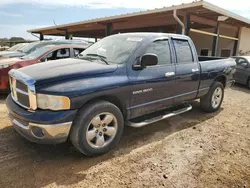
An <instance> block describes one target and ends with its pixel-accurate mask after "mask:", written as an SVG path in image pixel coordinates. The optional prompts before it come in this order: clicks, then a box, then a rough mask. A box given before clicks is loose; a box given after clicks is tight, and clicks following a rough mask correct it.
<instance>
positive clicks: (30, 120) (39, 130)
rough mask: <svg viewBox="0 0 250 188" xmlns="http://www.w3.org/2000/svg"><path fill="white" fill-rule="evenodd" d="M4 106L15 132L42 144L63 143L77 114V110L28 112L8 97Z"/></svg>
mask: <svg viewBox="0 0 250 188" xmlns="http://www.w3.org/2000/svg"><path fill="white" fill-rule="evenodd" d="M6 106H7V108H8V110H9V117H10V120H11V122H12V123H13V127H14V128H15V129H16V131H17V132H18V133H19V134H20V135H22V136H23V137H25V138H26V139H28V140H30V141H31V142H35V143H43V144H56V143H62V142H65V141H66V140H67V138H68V135H69V132H70V129H71V126H72V122H73V119H74V117H75V115H76V113H77V110H65V111H49V110H36V111H35V112H29V111H27V110H26V109H23V108H21V107H20V106H19V105H17V104H16V103H15V102H14V101H13V100H12V98H11V96H10V95H9V96H8V97H7V100H6Z"/></svg>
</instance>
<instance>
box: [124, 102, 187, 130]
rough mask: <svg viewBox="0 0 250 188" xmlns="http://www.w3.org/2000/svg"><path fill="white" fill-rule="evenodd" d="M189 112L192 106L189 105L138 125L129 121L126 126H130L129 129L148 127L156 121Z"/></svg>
mask: <svg viewBox="0 0 250 188" xmlns="http://www.w3.org/2000/svg"><path fill="white" fill-rule="evenodd" d="M190 110H192V106H191V105H190V104H186V107H184V108H181V109H178V110H175V111H173V112H170V113H167V114H164V115H161V116H157V117H154V118H152V119H146V120H144V121H142V122H138V123H135V122H132V121H129V122H127V125H128V126H130V127H135V128H139V127H143V126H146V125H149V124H151V123H155V122H157V121H161V120H163V119H167V118H170V117H172V116H176V115H179V114H182V113H184V112H188V111H190Z"/></svg>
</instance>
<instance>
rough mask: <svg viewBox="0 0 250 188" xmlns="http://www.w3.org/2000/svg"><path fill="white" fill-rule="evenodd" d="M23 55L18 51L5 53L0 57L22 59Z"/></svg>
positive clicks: (0, 54)
mask: <svg viewBox="0 0 250 188" xmlns="http://www.w3.org/2000/svg"><path fill="white" fill-rule="evenodd" d="M24 55H26V54H25V53H23V52H18V51H5V52H2V53H0V57H22V56H24Z"/></svg>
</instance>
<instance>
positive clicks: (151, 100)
mask: <svg viewBox="0 0 250 188" xmlns="http://www.w3.org/2000/svg"><path fill="white" fill-rule="evenodd" d="M145 53H152V54H156V55H157V57H158V64H157V65H154V66H149V67H146V68H144V69H142V70H132V71H131V72H129V79H130V82H131V85H132V97H131V98H132V101H131V107H130V115H131V118H133V117H138V116H141V115H144V114H149V113H152V112H155V111H158V110H160V109H163V108H166V107H169V106H172V105H173V98H172V97H173V87H174V83H175V65H174V64H173V63H172V59H171V55H170V54H171V52H170V47H169V41H168V40H167V39H165V40H157V41H154V42H152V43H151V44H150V45H149V46H148V48H147V49H146V51H145Z"/></svg>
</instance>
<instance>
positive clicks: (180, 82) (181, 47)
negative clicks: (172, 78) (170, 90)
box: [172, 38, 200, 104]
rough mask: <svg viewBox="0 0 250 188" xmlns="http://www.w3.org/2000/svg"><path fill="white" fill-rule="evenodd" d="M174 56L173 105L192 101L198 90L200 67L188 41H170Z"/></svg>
mask: <svg viewBox="0 0 250 188" xmlns="http://www.w3.org/2000/svg"><path fill="white" fill-rule="evenodd" d="M172 44H173V46H174V49H175V55H176V87H174V93H175V94H174V95H175V98H174V103H175V104H178V103H180V102H183V101H188V100H192V99H194V98H195V97H196V95H197V91H198V88H199V83H200V82H199V80H200V66H199V63H198V60H197V59H196V58H195V56H194V54H195V52H194V51H193V50H192V48H191V44H190V42H189V41H188V40H183V39H177V38H176V39H172Z"/></svg>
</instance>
